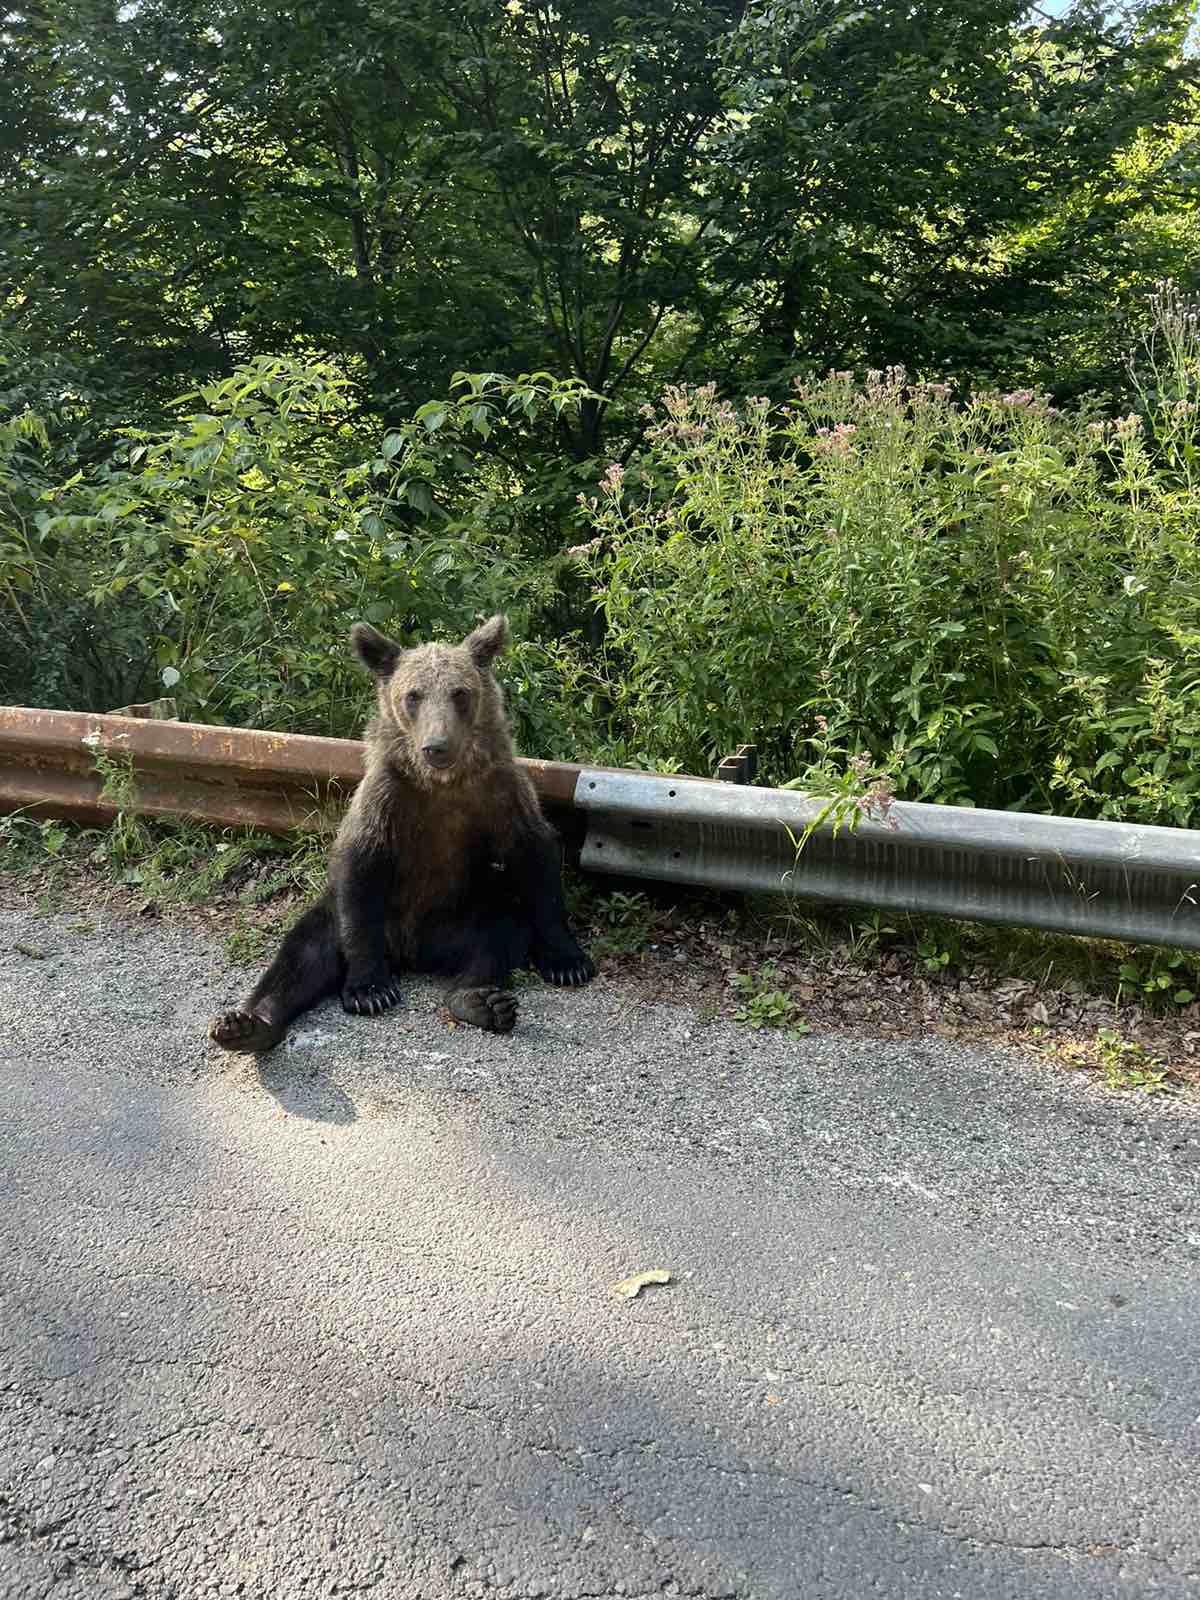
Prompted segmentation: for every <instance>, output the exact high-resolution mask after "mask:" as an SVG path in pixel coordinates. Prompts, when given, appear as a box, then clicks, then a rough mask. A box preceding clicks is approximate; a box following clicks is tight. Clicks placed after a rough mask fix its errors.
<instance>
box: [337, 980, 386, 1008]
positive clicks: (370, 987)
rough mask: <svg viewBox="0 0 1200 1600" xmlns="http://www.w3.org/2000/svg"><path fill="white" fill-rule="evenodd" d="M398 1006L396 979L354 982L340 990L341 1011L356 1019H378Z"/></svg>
mask: <svg viewBox="0 0 1200 1600" xmlns="http://www.w3.org/2000/svg"><path fill="white" fill-rule="evenodd" d="M399 1004H400V984H399V981H398V980H397V979H396V978H382V979H380V980H379V981H378V982H374V983H372V982H370V981H369V980H368V981H366V982H363V981H362V980H355V981H351V982H348V983H347V984H346V987H345V988H344V989H343V990H342V1009H343V1010H345V1011H349V1012H350V1013H351V1015H352V1016H356V1017H378V1016H380V1015H381V1014H382V1013H383V1012H384V1011H390V1010H391V1008H392V1007H393V1006H396V1005H399Z"/></svg>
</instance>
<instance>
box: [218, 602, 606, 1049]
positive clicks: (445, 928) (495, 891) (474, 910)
mask: <svg viewBox="0 0 1200 1600" xmlns="http://www.w3.org/2000/svg"><path fill="white" fill-rule="evenodd" d="M506 637H507V624H506V622H505V619H504V618H503V617H500V616H497V617H492V618H491V619H490V620H489V621H488V622H486V623H484V624H483V625H482V627H479V628H477V629H476V630H475V632H474V633H472V634H471V635H470V636H469V637H468V638H467V639H465V640H464V641H463V643H462V644H461V645H454V646H451V645H440V644H430V645H422V646H420V647H419V648H417V649H414V650H407V651H402V650H401V649H400V647H399V646H398V645H396V644H395V643H393V641H392V640H390V639H387V638H385V637H384V635H383V634H381V633H378V632H376V630H375V629H374V628H371V627H369V626H368V625H367V624H366V623H357V624H356V625H355V627H354V629H353V630H352V634H351V638H352V642H353V645H354V648H355V650H356V651H357V653H358V655H359V657H360V658H361V659H362V661H363V662H364V663H365V665H366V666H367V667H368V668H369V669H370V670H371V672H372V673H373V674H374V676H375V681H376V699H377V713H376V716H375V717H374V719H373V720H372V722H371V723H370V725H369V727H368V728H367V732H366V747H367V749H366V773H365V776H364V778H363V781H362V783H361V784H360V786H359V788H358V790H357V791H356V793H355V796H354V799H353V800H352V802H351V804H350V807H349V810H348V811H347V813H346V816H345V818H344V820H343V822H342V826H341V828H340V829H339V831H338V836H337V839H336V840H335V843H334V847H333V851H332V855H331V859H330V884H329V889H328V891H327V892H326V895H325V897H324V898H323V899H322V900H321V902H320V903H319V904H318V905H317V906H314V907H313V909H312V910H311V911H310V912H308V913H306V915H305V916H304V917H302V918H301V920H300V922H298V923H297V925H296V927H295V928H294V929H293V930H292V932H291V933H290V934H289V935H288V938H287V939H286V940H285V942H284V946H283V948H282V949H281V950H280V952H279V955H278V956H277V957H276V960H275V961H274V963H272V966H271V967H270V969H269V970H268V972H267V973H266V974H265V975H264V977H263V979H262V980H261V982H260V983H259V985H258V986H257V987H256V989H255V990H254V992H253V993H252V994H251V995H250V997H249V998H248V999H247V1000H246V1002H245V1003H244V1005H243V1006H242V1007H240V1008H239V1009H238V1010H236V1011H231V1012H226V1013H225V1014H224V1015H223V1016H221V1017H218V1018H217V1020H216V1021H215V1022H214V1024H213V1026H212V1029H211V1030H210V1032H211V1035H212V1037H213V1039H214V1040H215V1041H216V1042H217V1043H218V1044H221V1045H223V1046H224V1047H225V1048H226V1049H230V1050H248V1051H263V1050H269V1049H271V1048H273V1046H274V1045H276V1044H277V1043H278V1042H279V1040H280V1039H281V1038H282V1037H283V1035H284V1033H285V1032H286V1029H287V1026H288V1023H289V1022H290V1021H291V1020H292V1018H293V1017H294V1016H295V1015H296V1014H297V1013H298V1012H300V1011H302V1010H304V1009H306V1008H307V1007H308V1006H310V1005H312V1004H313V1003H314V1001H315V1000H317V999H320V998H321V997H322V996H323V995H325V994H328V993H331V992H333V991H334V990H336V989H339V988H340V990H341V994H342V1003H343V1005H344V1006H345V1007H346V1009H347V1010H349V1011H356V1012H361V1013H369V1014H375V1013H376V1012H379V1011H383V1010H386V1009H387V1008H388V1007H389V1006H391V1005H394V1004H395V1003H396V1002H397V1000H398V998H399V990H398V986H397V984H396V982H395V974H396V972H397V971H398V970H400V969H405V968H407V969H410V970H416V971H422V972H446V973H449V974H453V978H454V981H453V982H452V983H451V986H450V989H449V992H448V994H447V1001H446V1003H447V1005H448V1006H449V1008H450V1010H451V1011H452V1012H453V1013H454V1015H455V1016H457V1017H459V1018H460V1019H461V1020H463V1021H465V1022H471V1023H474V1024H475V1025H476V1026H478V1027H483V1028H488V1029H491V1030H492V1031H495V1032H507V1031H508V1030H509V1029H511V1027H512V1026H513V1024H514V1023H515V1020H516V999H515V997H514V996H512V995H511V994H508V993H506V992H505V990H504V989H503V984H504V983H506V982H507V980H508V976H509V974H510V973H511V971H512V969H513V967H515V966H518V965H520V964H522V963H523V962H524V961H525V960H527V959H532V960H533V962H534V964H535V965H536V966H537V967H538V970H539V971H540V972H541V973H542V975H543V976H544V977H546V978H547V979H549V981H551V982H554V983H559V984H576V983H585V982H587V980H588V979H589V978H590V977H591V976H592V974H593V972H594V968H593V967H592V964H591V962H590V961H589V960H588V958H587V957H586V956H585V955H584V953H583V951H582V950H581V949H580V948H579V946H578V944H577V943H576V942H575V939H574V937H573V935H572V934H571V932H570V930H569V928H568V927H567V923H566V914H565V908H564V906H563V900H562V885H561V877H560V864H559V859H558V850H557V845H556V843H555V841H554V836H553V834H552V832H551V830H550V829H549V827H548V825H547V824H546V822H545V820H544V819H543V817H542V815H541V811H540V809H539V807H538V801H537V795H536V794H535V792H534V789H533V786H532V784H531V783H530V781H529V779H528V777H527V776H526V774H525V773H524V771H523V770H522V769H521V768H520V767H518V766H517V764H516V762H515V760H514V757H513V751H512V740H511V736H510V734H509V730H508V724H507V722H506V720H505V715H504V706H503V700H502V697H501V694H500V690H499V688H498V686H497V684H496V682H495V680H494V678H493V677H492V674H491V663H492V660H493V659H494V657H495V655H496V654H497V652H498V651H499V650H500V649H501V648H502V647H503V645H504V643H505V640H506Z"/></svg>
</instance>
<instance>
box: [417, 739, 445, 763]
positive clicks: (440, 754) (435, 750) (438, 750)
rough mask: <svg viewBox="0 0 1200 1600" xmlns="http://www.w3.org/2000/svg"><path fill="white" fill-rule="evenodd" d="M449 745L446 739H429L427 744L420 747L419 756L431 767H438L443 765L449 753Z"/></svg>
mask: <svg viewBox="0 0 1200 1600" xmlns="http://www.w3.org/2000/svg"><path fill="white" fill-rule="evenodd" d="M449 749H450V744H449V741H448V740H446V739H430V740H429V742H428V744H423V745H422V746H421V754H422V755H423V756H424V757H425V759H426V761H428V762H429V764H430V765H431V766H434V767H440V766H442V765H443V764H444V762H445V759H446V756H447V754H448V752H449Z"/></svg>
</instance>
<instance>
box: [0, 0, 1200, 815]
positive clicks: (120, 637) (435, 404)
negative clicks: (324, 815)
mask: <svg viewBox="0 0 1200 1600" xmlns="http://www.w3.org/2000/svg"><path fill="white" fill-rule="evenodd" d="M1192 22H1193V11H1192V7H1191V6H1190V5H1182V4H1175V3H1170V4H1159V3H1151V4H1146V3H1139V4H1134V5H1131V6H1128V7H1124V8H1121V9H1119V10H1118V9H1114V8H1110V7H1106V6H1100V5H1098V4H1096V5H1094V4H1081V5H1073V6H1072V5H1067V6H1063V5H1060V4H1053V5H1047V6H1045V7H1040V6H1033V7H1030V6H1028V5H1025V4H1018V3H1011V0H1003V3H1001V0H943V3H929V4H926V3H922V0H910V3H901V0H871V3H868V4H854V3H851V0H779V3H769V0H763V3H757V4H755V3H750V4H736V3H724V4H716V3H712V4H709V3H700V0H641V3H639V4H638V5H636V6H631V5H625V4H621V3H617V0H613V3H609V0H594V3H590V4H571V3H568V0H563V3H562V4H561V5H560V6H559V7H553V6H550V5H539V4H536V3H534V0H507V4H502V3H501V4H487V5H484V4H480V3H475V0H470V3H460V0H439V3H437V4H432V3H428V4H427V3H425V0H412V3H401V0H378V3H365V0H314V3H309V4H303V5H299V6H297V7H295V8H292V9H290V10H288V11H284V10H282V9H280V10H275V9H273V8H272V7H270V6H264V5H260V4H249V3H243V0H229V3H226V4H222V3H203V4H188V3H186V0H185V3H180V0H171V3H170V4H167V3H166V0H134V3H131V4H127V5H123V6H115V5H113V4H111V3H107V4H106V3H99V0H74V3H72V4H71V5H69V6H68V5H65V4H30V5H26V6H20V7H17V8H13V9H9V10H7V11H6V12H5V13H4V16H3V22H2V23H0V607H2V613H0V697H2V698H4V699H6V700H14V701H23V702H26V703H37V704H49V705H74V706H78V707H81V708H88V709H104V708H107V707H111V706H115V705H118V704H122V703H126V702H129V701H131V700H135V699H139V698H144V697H147V696H150V695H153V694H156V693H162V692H163V689H164V686H165V687H166V689H167V690H169V692H170V693H172V694H173V695H175V696H176V697H177V699H178V700H179V702H180V710H181V714H183V715H186V716H189V717H193V718H199V719H204V720H234V721H249V722H257V723H260V724H263V725H271V726H278V727H299V728H306V729H311V730H313V731H333V732H339V733H348V732H351V731H353V729H354V727H355V726H356V724H357V722H358V720H359V718H360V716H361V713H362V707H363V690H362V685H361V683H360V682H359V680H358V678H357V677H356V676H355V674H354V672H353V670H352V668H351V666H350V664H349V663H348V662H346V660H345V652H344V645H343V640H344V637H345V632H346V628H347V626H348V624H349V622H350V621H351V620H353V618H354V617H355V616H357V615H367V616H368V617H370V618H371V619H372V620H374V621H376V622H377V623H379V624H380V625H383V626H386V627H390V628H392V629H394V630H395V631H396V632H397V634H399V635H400V636H401V637H403V638H406V639H410V638H411V639H416V638H419V637H424V636H428V635H429V634H431V633H434V634H446V633H452V632H454V631H455V630H458V629H465V628H467V627H469V626H470V625H471V624H472V623H473V622H474V621H475V620H476V618H477V617H478V616H479V615H480V614H481V613H483V612H485V611H487V610H489V609H491V608H495V607H502V608H504V609H506V610H508V611H509V613H510V615H511V616H512V618H513V622H514V627H515V629H516V631H517V633H518V635H519V637H520V640H521V642H520V644H519V646H518V648H517V649H516V650H515V651H514V653H513V655H512V657H511V658H510V662H509V666H508V669H507V678H508V688H509V691H510V697H511V700H512V703H513V708H514V713H515V716H516V719H517V723H518V729H519V733H520V736H521V739H522V743H523V745H524V747H525V748H526V749H527V750H528V751H529V752H530V753H536V754H546V755H555V754H568V753H570V754H576V755H586V756H590V757H592V758H596V759H608V760H619V761H627V762H638V763H649V764H653V765H659V766H664V767H666V766H671V765H680V766H686V767H691V768H692V769H693V770H706V769H707V766H708V764H709V763H710V762H711V760H712V758H713V756H714V754H718V753H720V751H721V750H722V749H724V748H727V747H729V746H730V745H731V744H735V743H737V742H739V741H740V740H741V739H755V740H756V741H757V742H758V743H759V744H760V745H761V747H762V748H763V751H764V757H765V763H766V772H767V774H768V775H769V776H771V777H773V778H775V779H779V780H782V779H792V778H804V779H806V780H807V781H810V782H816V781H817V780H818V779H825V780H829V781H832V780H833V779H835V778H836V775H837V773H838V772H844V771H845V770H846V769H847V763H849V762H850V761H851V760H853V759H854V758H859V762H860V766H861V758H862V757H863V756H864V755H867V756H869V758H870V762H871V770H872V772H878V773H879V774H886V775H887V780H888V781H889V782H892V783H894V784H895V786H896V788H897V790H898V791H899V792H900V793H903V794H906V795H908V796H921V797H927V798H938V799H949V800H956V801H959V802H967V803H970V802H974V803H989V804H1001V805H1018V804H1020V805H1032V806H1036V807H1043V808H1053V809H1059V810H1063V809H1068V810H1078V811H1084V812H1090V813H1091V814H1102V815H1126V816H1138V817H1145V818H1147V819H1153V820H1161V821H1188V820H1192V818H1193V813H1194V809H1195V802H1194V799H1193V795H1194V793H1195V780H1194V779H1193V777H1192V773H1193V769H1194V767H1195V755H1196V746H1197V744H1198V743H1200V708H1198V703H1197V699H1196V688H1197V685H1200V655H1198V650H1200V556H1198V555H1197V534H1198V533H1200V501H1198V499H1197V482H1196V474H1197V473H1198V472H1200V456H1198V453H1197V444H1198V441H1200V423H1198V422H1197V420H1196V401H1197V398H1198V395H1200V337H1198V335H1197V325H1196V318H1195V314H1194V310H1193V300H1194V296H1195V292H1196V290H1197V286H1198V279H1200V232H1198V230H1197V195H1198V193H1200V172H1198V167H1200V132H1198V130H1197V106H1198V105H1200V98H1198V91H1197V61H1196V57H1195V54H1194V53H1193V52H1192V51H1191V50H1190V49H1189V45H1188V30H1189V27H1190V26H1191V24H1192Z"/></svg>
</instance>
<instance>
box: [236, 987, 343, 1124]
mask: <svg viewBox="0 0 1200 1600" xmlns="http://www.w3.org/2000/svg"><path fill="white" fill-rule="evenodd" d="M340 1015H341V1014H340V1012H336V1011H333V1010H332V1009H331V1010H330V1012H329V1014H328V1016H326V1015H325V1014H324V1008H321V1009H319V1010H317V1011H314V1012H312V1013H310V1015H309V1016H308V1017H306V1018H305V1019H304V1021H303V1022H302V1023H301V1024H300V1025H299V1026H298V1027H296V1028H294V1029H293V1030H292V1032H291V1033H289V1034H288V1036H287V1038H286V1039H285V1040H284V1041H283V1043H282V1044H281V1045H280V1046H279V1048H278V1049H276V1050H273V1051H272V1052H271V1054H270V1055H268V1056H261V1057H259V1058H258V1059H257V1060H256V1062H255V1068H256V1070H257V1076H258V1081H259V1083H260V1084H261V1085H262V1087H263V1088H264V1089H265V1090H266V1092H267V1093H268V1094H269V1095H270V1096H271V1098H272V1099H273V1100H275V1101H276V1102H277V1103H278V1105H279V1107H280V1109H281V1110H282V1111H285V1112H287V1114H288V1116H291V1117H304V1118H306V1119H307V1120H308V1121H310V1122H328V1123H332V1124H334V1125H336V1126H339V1127H344V1126H345V1125H346V1124H347V1123H350V1122H354V1121H355V1120H356V1119H357V1117H358V1110H357V1107H356V1106H355V1104H354V1101H353V1100H352V1099H351V1098H350V1096H349V1095H348V1094H347V1093H346V1091H345V1090H344V1089H343V1088H342V1086H341V1085H340V1084H339V1083H338V1082H337V1080H336V1078H335V1077H334V1076H333V1073H332V1072H331V1071H330V1067H329V1066H328V1065H327V1064H326V1062H325V1060H323V1059H322V1057H323V1056H326V1055H328V1056H333V1050H332V1048H331V1047H332V1046H333V1045H334V1044H335V1043H337V1042H338V1039H339V1034H338V1029H337V1023H338V1021H339V1020H340Z"/></svg>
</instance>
